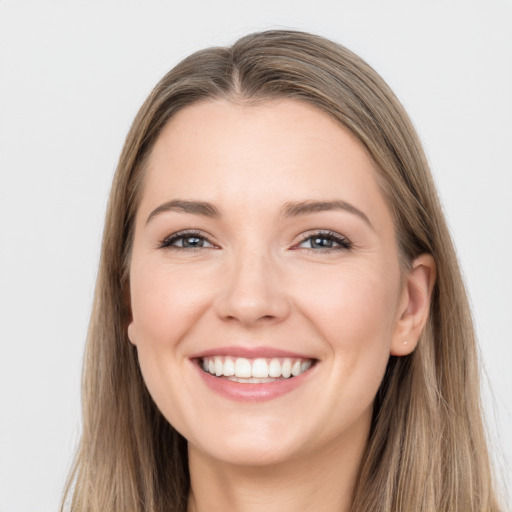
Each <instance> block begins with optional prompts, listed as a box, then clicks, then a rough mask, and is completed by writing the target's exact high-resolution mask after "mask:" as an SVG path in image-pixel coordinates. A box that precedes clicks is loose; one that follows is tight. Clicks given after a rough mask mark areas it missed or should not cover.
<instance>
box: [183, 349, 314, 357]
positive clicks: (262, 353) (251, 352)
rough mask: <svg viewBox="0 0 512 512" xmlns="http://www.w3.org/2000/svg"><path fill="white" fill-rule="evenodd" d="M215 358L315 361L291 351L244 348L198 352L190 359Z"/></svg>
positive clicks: (305, 355)
mask: <svg viewBox="0 0 512 512" xmlns="http://www.w3.org/2000/svg"><path fill="white" fill-rule="evenodd" d="M213 356H233V357H245V358H247V359H256V358H267V359H271V358H274V357H282V358H284V357H286V358H292V359H315V358H314V357H311V355H307V354H301V353H298V352H291V351H289V350H281V349H278V348H274V347H242V346H225V347H216V348H210V349H207V350H203V351H201V352H197V353H195V354H192V355H191V356H190V359H200V358H204V357H213Z"/></svg>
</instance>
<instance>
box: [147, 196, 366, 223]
mask: <svg viewBox="0 0 512 512" xmlns="http://www.w3.org/2000/svg"><path fill="white" fill-rule="evenodd" d="M333 210H343V211H346V212H349V213H352V214H354V215H357V216H358V217H360V218H361V219H362V220H363V221H364V222H366V224H368V226H370V227H371V228H372V229H373V226H372V223H371V222H370V219H369V218H368V217H367V216H366V215H365V213H364V212H362V211H361V210H359V208H356V207H355V206H354V205H353V204H351V203H348V202H346V201H342V200H335V201H313V200H309V201H297V202H287V203H285V204H284V206H283V207H282V209H281V215H282V216H283V217H299V216H301V215H308V214H311V213H317V212H327V211H333ZM169 211H176V212H180V213H189V214H192V215H202V216H204V217H210V218H220V217H221V213H220V210H219V209H218V208H217V207H216V206H215V205H213V204H212V203H209V202H206V201H187V200H183V199H174V200H172V201H167V202H166V203H163V204H161V205H160V206H158V207H157V208H155V209H154V210H153V211H152V212H151V213H150V214H149V216H148V218H147V220H146V224H148V223H149V221H150V220H151V219H153V217H155V216H156V215H158V214H160V213H163V212H169Z"/></svg>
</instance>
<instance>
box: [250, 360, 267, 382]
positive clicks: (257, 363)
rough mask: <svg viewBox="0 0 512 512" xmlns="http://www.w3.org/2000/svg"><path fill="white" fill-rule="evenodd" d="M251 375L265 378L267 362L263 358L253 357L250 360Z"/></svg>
mask: <svg viewBox="0 0 512 512" xmlns="http://www.w3.org/2000/svg"><path fill="white" fill-rule="evenodd" d="M252 377H257V378H258V379H265V378H267V377H268V364H267V361H265V359H255V360H254V361H253V362H252Z"/></svg>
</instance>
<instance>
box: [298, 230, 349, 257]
mask: <svg viewBox="0 0 512 512" xmlns="http://www.w3.org/2000/svg"><path fill="white" fill-rule="evenodd" d="M301 238H302V240H301V241H300V242H299V243H298V244H297V245H295V246H294V247H293V248H294V249H295V250H297V249H302V250H305V251H307V252H315V253H318V252H322V253H329V252H334V251H348V250H350V249H352V243H351V242H350V240H349V239H348V238H346V237H344V236H342V235H340V234H339V233H335V232H334V231H316V232H314V233H306V234H304V235H302V237H301ZM315 238H317V239H318V238H323V239H325V240H330V241H332V242H335V243H337V244H338V246H339V247H328V248H318V249H315V248H311V247H298V246H299V245H300V244H302V243H304V242H306V241H307V240H314V239H315Z"/></svg>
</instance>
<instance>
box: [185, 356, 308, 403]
mask: <svg viewBox="0 0 512 512" xmlns="http://www.w3.org/2000/svg"><path fill="white" fill-rule="evenodd" d="M194 366H195V367H196V369H197V371H198V372H199V374H200V376H201V378H202V379H203V381H204V383H205V384H206V385H207V386H208V387H209V388H210V389H211V390H213V391H215V392H216V393H218V394H219V395H222V396H223V397H225V398H229V399H230V400H235V401H237V402H265V401H267V400H273V399H274V398H278V397H280V396H282V395H285V394H286V393H290V392H291V391H293V390H294V389H296V388H298V387H299V386H301V385H302V384H303V383H305V381H306V380H307V379H308V378H309V376H310V374H311V372H312V371H313V369H314V368H315V366H316V365H313V366H312V367H311V368H309V369H308V370H306V371H305V372H304V373H301V374H300V375H297V376H296V377H290V378H289V379H280V380H276V381H274V382H265V383H262V384H249V383H247V384H245V383H242V382H233V381H231V380H228V379H224V378H221V377H215V376H213V375H212V374H211V373H208V372H205V371H204V370H203V369H202V368H201V367H200V365H199V364H197V362H195V364H194Z"/></svg>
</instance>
